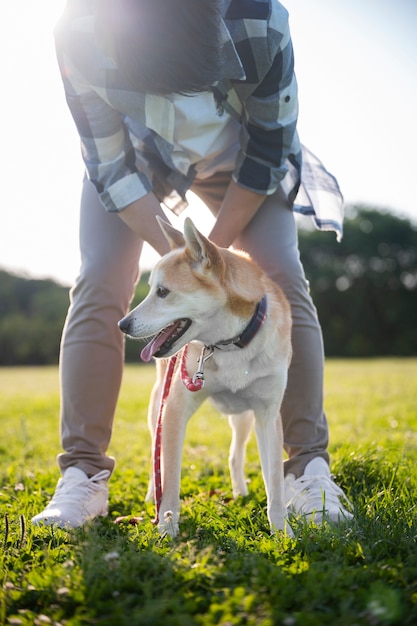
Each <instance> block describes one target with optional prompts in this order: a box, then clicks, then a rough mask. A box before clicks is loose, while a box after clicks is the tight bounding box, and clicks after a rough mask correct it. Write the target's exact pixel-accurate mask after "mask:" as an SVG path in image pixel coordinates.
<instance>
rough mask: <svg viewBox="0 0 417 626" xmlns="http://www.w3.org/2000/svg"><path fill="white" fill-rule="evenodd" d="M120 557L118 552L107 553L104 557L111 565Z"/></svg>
mask: <svg viewBox="0 0 417 626" xmlns="http://www.w3.org/2000/svg"><path fill="white" fill-rule="evenodd" d="M119 557H120V554H119V553H118V552H116V550H115V551H114V552H107V554H105V555H104V557H103V559H104V560H105V561H107V563H109V562H111V561H115V560H116V559H118V558H119Z"/></svg>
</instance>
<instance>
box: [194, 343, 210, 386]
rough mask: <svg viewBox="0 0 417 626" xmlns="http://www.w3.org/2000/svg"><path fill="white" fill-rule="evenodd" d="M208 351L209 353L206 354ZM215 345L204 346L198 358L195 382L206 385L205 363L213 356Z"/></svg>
mask: <svg viewBox="0 0 417 626" xmlns="http://www.w3.org/2000/svg"><path fill="white" fill-rule="evenodd" d="M206 351H207V354H206ZM213 352H214V347H213V346H203V349H202V350H201V354H200V358H199V359H198V369H197V371H196V373H195V374H194V376H193V378H192V381H193V384H194V385H195V384H200V385H201V386H203V385H204V364H205V362H206V361H208V359H209V358H210V357H211V356H213Z"/></svg>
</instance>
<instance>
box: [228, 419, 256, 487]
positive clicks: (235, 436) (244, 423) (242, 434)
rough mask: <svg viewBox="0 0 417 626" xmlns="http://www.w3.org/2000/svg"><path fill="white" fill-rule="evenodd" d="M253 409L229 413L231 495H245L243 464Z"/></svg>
mask: <svg viewBox="0 0 417 626" xmlns="http://www.w3.org/2000/svg"><path fill="white" fill-rule="evenodd" d="M253 422H254V415H253V411H245V412H244V413H240V414H238V415H229V424H230V427H231V429H232V442H231V444H230V450H229V469H230V477H231V480H232V488H233V496H234V497H235V498H236V497H237V496H247V495H248V488H247V485H246V480H245V473H244V464H245V452H246V444H247V442H248V439H249V435H250V432H251V429H252V426H253Z"/></svg>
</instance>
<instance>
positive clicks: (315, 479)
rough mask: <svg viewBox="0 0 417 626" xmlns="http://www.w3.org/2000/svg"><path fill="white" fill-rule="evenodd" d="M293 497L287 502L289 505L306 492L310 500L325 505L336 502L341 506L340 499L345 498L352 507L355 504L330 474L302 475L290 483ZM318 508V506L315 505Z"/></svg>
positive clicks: (335, 503)
mask: <svg viewBox="0 0 417 626" xmlns="http://www.w3.org/2000/svg"><path fill="white" fill-rule="evenodd" d="M289 488H290V489H291V492H292V493H291V498H290V500H288V502H287V507H289V506H291V504H292V503H293V502H294V501H295V500H296V499H297V498H298V497H299V496H300V495H302V494H306V498H308V499H309V500H319V501H320V502H321V503H322V504H323V503H324V506H326V505H328V504H334V505H336V506H340V500H339V498H341V499H342V500H344V501H345V502H346V503H347V504H348V505H349V507H350V508H353V505H352V503H351V501H350V500H349V498H348V497H347V496H346V494H345V493H344V491H343V490H342V489H341V488H340V487H339V486H338V485H336V483H335V482H333V480H332V479H331V478H330V477H329V476H301V477H300V478H297V479H296V480H294V482H292V483H290V485H289ZM315 508H317V507H315Z"/></svg>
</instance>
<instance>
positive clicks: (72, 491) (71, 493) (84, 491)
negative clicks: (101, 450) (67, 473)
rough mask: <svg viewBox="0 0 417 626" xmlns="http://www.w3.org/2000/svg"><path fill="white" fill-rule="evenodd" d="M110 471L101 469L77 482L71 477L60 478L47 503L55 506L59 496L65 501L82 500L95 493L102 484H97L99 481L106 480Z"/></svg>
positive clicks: (74, 501)
mask: <svg viewBox="0 0 417 626" xmlns="http://www.w3.org/2000/svg"><path fill="white" fill-rule="evenodd" d="M109 475H110V472H109V471H108V470H102V471H101V472H99V473H98V474H95V476H92V477H91V478H88V479H87V480H85V481H82V482H77V481H74V480H73V479H68V478H67V479H66V480H65V477H64V478H62V479H61V481H60V482H59V484H58V485H57V488H56V491H55V494H54V496H53V498H52V500H51V502H50V503H49V506H56V505H57V504H59V501H60V499H61V498H65V503H66V504H68V503H69V502H70V503H76V502H80V501H81V500H84V499H85V498H86V497H87V496H89V495H91V494H92V493H96V492H97V491H99V490H100V489H102V485H100V484H98V483H99V482H100V481H103V480H107V478H108V477H109Z"/></svg>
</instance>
